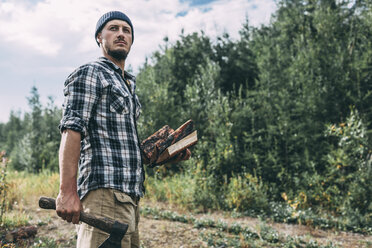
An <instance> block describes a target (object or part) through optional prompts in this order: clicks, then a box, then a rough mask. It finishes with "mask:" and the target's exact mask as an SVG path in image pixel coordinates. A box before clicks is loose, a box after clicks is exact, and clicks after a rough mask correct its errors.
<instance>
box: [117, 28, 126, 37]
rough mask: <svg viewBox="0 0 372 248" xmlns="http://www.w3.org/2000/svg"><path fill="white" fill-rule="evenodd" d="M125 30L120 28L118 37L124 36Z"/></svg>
mask: <svg viewBox="0 0 372 248" xmlns="http://www.w3.org/2000/svg"><path fill="white" fill-rule="evenodd" d="M124 36H125V35H124V30H122V29H119V31H118V37H123V38H124Z"/></svg>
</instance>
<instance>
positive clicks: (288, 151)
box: [0, 0, 372, 233]
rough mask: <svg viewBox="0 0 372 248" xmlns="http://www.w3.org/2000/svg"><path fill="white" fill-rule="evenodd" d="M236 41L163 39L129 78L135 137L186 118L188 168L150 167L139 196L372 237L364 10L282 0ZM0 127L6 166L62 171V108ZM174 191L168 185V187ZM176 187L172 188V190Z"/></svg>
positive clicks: (37, 110) (370, 6)
mask: <svg viewBox="0 0 372 248" xmlns="http://www.w3.org/2000/svg"><path fill="white" fill-rule="evenodd" d="M278 6H279V8H278V10H277V11H276V13H275V14H274V16H273V18H272V20H271V22H270V24H268V25H262V26H260V27H252V26H250V25H249V23H248V21H246V22H245V23H242V28H241V30H240V37H239V39H237V40H232V39H231V38H230V37H229V34H228V33H224V34H221V36H219V37H218V38H217V39H215V40H211V39H210V38H209V37H207V36H206V35H205V34H204V33H203V32H202V31H201V32H198V33H193V34H190V35H184V34H183V33H182V32H181V34H180V36H179V39H178V40H177V41H176V42H174V43H170V42H168V39H167V37H165V38H164V44H163V45H162V47H161V49H159V50H158V51H156V52H154V53H153V55H152V57H151V58H150V59H148V60H147V61H146V62H145V63H144V64H143V66H142V67H141V69H140V70H139V72H138V74H137V92H138V95H139V97H140V100H141V103H142V109H143V111H142V115H141V117H140V119H139V122H138V129H139V133H140V137H141V139H144V138H146V137H147V136H149V135H150V134H152V133H153V132H154V131H155V130H157V129H159V128H160V127H162V126H163V125H165V124H168V125H169V126H171V127H173V128H176V127H178V126H179V125H180V124H182V123H183V122H185V121H186V120H188V119H190V118H191V119H193V120H194V122H195V125H196V129H197V130H198V136H199V142H198V144H197V145H196V146H195V147H194V148H192V158H191V159H190V160H189V161H186V162H183V163H180V164H177V165H167V166H162V167H159V168H155V169H150V168H146V171H147V183H146V185H147V194H148V195H150V196H152V197H155V198H157V199H158V200H161V201H165V202H174V203H177V204H180V205H183V206H185V207H187V208H190V209H200V211H207V210H208V209H214V210H216V209H218V210H226V211H233V212H236V213H239V214H244V215H251V216H257V215H264V216H269V217H270V218H272V219H273V220H275V221H282V222H283V221H284V222H290V223H291V222H292V223H294V222H300V223H301V222H305V223H308V224H311V225H320V226H325V227H327V226H331V227H338V228H340V229H344V230H352V231H357V232H363V233H371V232H372V227H371V226H372V197H371V195H372V184H371V183H370V182H371V181H372V157H371V154H372V141H371V138H372V132H371V131H372V39H371V37H372V3H371V1H368V0H358V1H353V2H352V4H350V1H333V0H329V1H326V0H283V1H279V2H278ZM27 99H28V103H29V106H30V109H31V111H30V112H27V113H25V114H23V115H21V114H20V113H17V112H12V113H11V114H10V117H9V121H8V122H6V123H1V124H0V150H4V151H6V154H7V155H6V156H7V157H8V158H9V161H10V162H9V169H10V170H17V171H27V172H30V173H40V172H43V171H46V170H47V171H58V147H59V141H60V134H59V131H58V128H57V126H58V123H59V121H60V119H61V115H62V112H61V108H60V107H59V106H55V104H54V102H53V99H52V98H49V100H50V101H49V103H48V104H47V105H46V106H43V105H42V104H41V102H40V95H39V93H38V90H37V88H35V87H33V88H32V89H31V93H30V96H29V97H28V98H27ZM164 183H167V184H169V185H172V187H171V189H168V191H167V190H165V189H164V187H161V185H164ZM176 189H177V190H176Z"/></svg>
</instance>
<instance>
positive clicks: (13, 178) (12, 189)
mask: <svg viewBox="0 0 372 248" xmlns="http://www.w3.org/2000/svg"><path fill="white" fill-rule="evenodd" d="M7 180H8V183H9V188H8V192H7V205H8V208H9V209H12V208H13V207H14V206H17V205H18V206H19V207H21V208H23V207H25V206H34V205H37V202H38V199H39V197H40V196H50V197H56V196H57V194H58V190H59V174H58V173H56V172H50V171H47V170H45V171H42V172H40V173H39V174H32V173H27V172H18V171H9V174H8V178H7Z"/></svg>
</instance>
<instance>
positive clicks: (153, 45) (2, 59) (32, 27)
mask: <svg viewBox="0 0 372 248" xmlns="http://www.w3.org/2000/svg"><path fill="white" fill-rule="evenodd" d="M110 10H120V11H123V12H124V13H126V14H127V15H128V16H129V17H130V19H131V21H132V23H133V26H134V43H133V46H132V49H131V52H130V54H129V56H128V58H127V62H126V66H127V65H130V66H131V67H132V69H133V71H134V73H136V72H138V68H139V67H140V66H141V65H143V63H144V62H145V59H146V57H150V56H151V54H152V53H153V52H154V51H156V50H158V49H159V46H160V45H163V44H164V43H163V38H164V37H165V36H167V37H169V39H170V42H174V41H175V40H177V38H178V36H179V35H180V33H181V30H182V29H184V32H185V34H188V33H192V32H194V31H199V30H203V31H204V32H205V33H206V34H207V35H208V36H209V37H211V38H212V39H213V38H214V37H216V36H217V35H221V34H222V33H223V32H227V33H228V34H229V35H230V36H231V37H232V38H235V39H236V38H238V37H239V35H238V32H239V30H240V29H241V27H242V24H243V23H244V21H245V18H246V17H248V19H249V23H250V25H254V26H258V25H261V24H268V23H269V21H270V17H271V14H272V13H273V12H274V11H275V10H276V4H275V2H274V0H230V1H229V0H120V1H119V0H0V34H1V38H0V86H1V88H0V122H6V121H7V120H8V117H9V113H10V111H11V110H14V111H18V110H20V111H21V112H24V111H28V110H29V109H28V104H27V99H26V97H27V96H29V95H30V90H31V87H32V86H36V87H37V88H38V90H39V93H40V95H41V100H42V102H43V104H46V99H47V97H48V96H52V97H54V99H55V103H56V104H57V105H58V106H60V105H61V103H62V100H63V95H62V89H63V83H64V81H65V79H66V77H67V76H68V75H69V74H70V73H71V72H72V71H73V70H74V69H75V68H76V67H78V66H79V65H81V64H84V63H86V62H89V61H93V60H95V59H96V58H97V57H99V56H100V54H101V53H100V49H99V48H98V46H97V44H96V43H95V40H94V29H95V25H96V23H97V20H98V19H99V18H100V16H101V15H103V14H104V13H106V12H107V11H110ZM138 87H140V86H138Z"/></svg>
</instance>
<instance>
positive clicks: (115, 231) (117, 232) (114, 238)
mask: <svg viewBox="0 0 372 248" xmlns="http://www.w3.org/2000/svg"><path fill="white" fill-rule="evenodd" d="M127 230H128V225H127V224H124V223H121V222H118V221H115V222H114V224H113V226H112V229H111V232H110V236H109V237H108V238H107V239H106V240H105V241H104V242H103V243H102V244H101V245H100V246H99V247H98V248H120V247H121V240H122V239H123V237H124V235H125V233H126V232H127Z"/></svg>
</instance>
